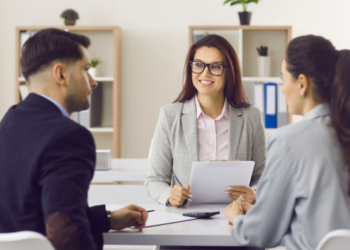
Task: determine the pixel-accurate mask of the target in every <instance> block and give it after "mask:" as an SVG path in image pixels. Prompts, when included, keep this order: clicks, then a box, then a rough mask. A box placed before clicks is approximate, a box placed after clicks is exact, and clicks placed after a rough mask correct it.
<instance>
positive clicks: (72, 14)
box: [61, 9, 79, 25]
mask: <svg viewBox="0 0 350 250" xmlns="http://www.w3.org/2000/svg"><path fill="white" fill-rule="evenodd" d="M61 17H62V18H64V24H65V25H75V21H76V20H77V19H79V15H78V13H77V12H76V11H75V10H72V9H68V10H65V11H63V12H62V14H61Z"/></svg>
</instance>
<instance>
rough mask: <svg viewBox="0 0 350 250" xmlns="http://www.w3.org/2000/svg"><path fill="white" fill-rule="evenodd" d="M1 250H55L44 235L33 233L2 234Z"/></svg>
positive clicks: (0, 238) (0, 235)
mask: <svg viewBox="0 0 350 250" xmlns="http://www.w3.org/2000/svg"><path fill="white" fill-rule="evenodd" d="M0 249H6V250H24V249H25V250H55V249H54V248H53V246H52V244H51V242H50V241H49V240H48V239H47V238H46V237H45V236H44V235H42V234H40V233H37V232H32V231H21V232H15V233H0Z"/></svg>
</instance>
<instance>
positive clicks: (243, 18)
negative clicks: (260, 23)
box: [238, 11, 252, 25]
mask: <svg viewBox="0 0 350 250" xmlns="http://www.w3.org/2000/svg"><path fill="white" fill-rule="evenodd" d="M238 15H239V21H240V22H241V25H250V19H251V17H252V12H248V11H243V12H238Z"/></svg>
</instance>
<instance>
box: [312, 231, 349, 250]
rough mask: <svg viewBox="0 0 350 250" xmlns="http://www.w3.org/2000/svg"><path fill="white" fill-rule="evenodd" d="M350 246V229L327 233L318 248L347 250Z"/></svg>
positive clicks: (320, 249)
mask: <svg viewBox="0 0 350 250" xmlns="http://www.w3.org/2000/svg"><path fill="white" fill-rule="evenodd" d="M349 246H350V230H345V229H341V230H334V231H332V232H329V233H328V234H326V236H325V237H323V239H322V240H321V242H320V243H319V244H318V246H317V249H316V250H335V249H336V250H346V249H349Z"/></svg>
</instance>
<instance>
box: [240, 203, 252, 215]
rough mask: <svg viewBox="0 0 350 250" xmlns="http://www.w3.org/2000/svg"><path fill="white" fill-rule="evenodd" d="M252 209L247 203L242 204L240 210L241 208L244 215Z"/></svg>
mask: <svg viewBox="0 0 350 250" xmlns="http://www.w3.org/2000/svg"><path fill="white" fill-rule="evenodd" d="M252 207H253V205H252V204H250V203H248V202H242V208H243V213H244V214H246V213H247V212H248V211H249V209H251V208H252Z"/></svg>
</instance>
